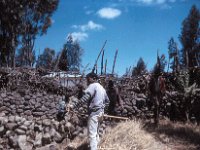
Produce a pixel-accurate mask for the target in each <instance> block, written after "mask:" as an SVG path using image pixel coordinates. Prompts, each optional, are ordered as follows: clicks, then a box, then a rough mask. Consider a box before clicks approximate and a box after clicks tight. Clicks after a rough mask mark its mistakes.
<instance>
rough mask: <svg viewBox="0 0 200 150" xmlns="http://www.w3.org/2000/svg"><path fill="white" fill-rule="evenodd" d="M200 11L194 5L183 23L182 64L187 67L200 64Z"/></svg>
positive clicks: (181, 39)
mask: <svg viewBox="0 0 200 150" xmlns="http://www.w3.org/2000/svg"><path fill="white" fill-rule="evenodd" d="M199 23H200V12H199V10H198V9H197V7H196V6H195V5H194V6H192V8H191V10H190V12H189V15H188V17H186V18H185V20H184V21H183V23H182V31H181V35H180V41H181V43H182V46H183V49H182V65H183V66H184V67H186V68H188V67H194V66H199V63H200V58H199V54H200V49H199V43H200V39H199V38H200V35H199V34H200V33H199V31H200V28H199V26H200V24H199Z"/></svg>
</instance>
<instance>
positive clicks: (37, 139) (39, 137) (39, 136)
mask: <svg viewBox="0 0 200 150" xmlns="http://www.w3.org/2000/svg"><path fill="white" fill-rule="evenodd" d="M34 146H35V147H39V146H42V133H38V132H36V136H35V142H34Z"/></svg>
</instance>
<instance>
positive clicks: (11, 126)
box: [5, 122, 18, 130]
mask: <svg viewBox="0 0 200 150" xmlns="http://www.w3.org/2000/svg"><path fill="white" fill-rule="evenodd" d="M5 126H6V128H7V129H8V130H14V129H15V128H17V126H18V125H17V123H14V122H9V123H7V124H6V125H5Z"/></svg>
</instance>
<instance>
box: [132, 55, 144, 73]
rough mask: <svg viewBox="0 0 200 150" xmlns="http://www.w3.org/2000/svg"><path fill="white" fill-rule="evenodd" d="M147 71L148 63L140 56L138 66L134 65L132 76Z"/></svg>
mask: <svg viewBox="0 0 200 150" xmlns="http://www.w3.org/2000/svg"><path fill="white" fill-rule="evenodd" d="M146 72H147V69H146V64H145V62H144V60H143V59H142V58H141V57H140V58H139V60H138V62H137V65H136V67H133V71H132V76H138V75H141V74H144V73H146Z"/></svg>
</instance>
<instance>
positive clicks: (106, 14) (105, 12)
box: [97, 7, 121, 19]
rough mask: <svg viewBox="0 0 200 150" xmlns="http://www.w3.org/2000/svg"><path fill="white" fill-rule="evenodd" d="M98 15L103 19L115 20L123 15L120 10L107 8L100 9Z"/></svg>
mask: <svg viewBox="0 0 200 150" xmlns="http://www.w3.org/2000/svg"><path fill="white" fill-rule="evenodd" d="M97 14H98V15H99V16H100V17H101V18H106V19H114V18H116V17H118V16H120V15H121V11H120V10H119V9H115V8H110V7H105V8H102V9H100V10H99V11H98V12H97Z"/></svg>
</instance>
